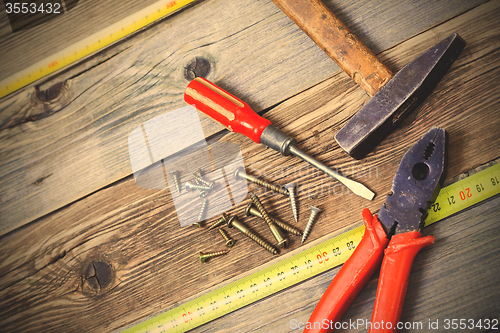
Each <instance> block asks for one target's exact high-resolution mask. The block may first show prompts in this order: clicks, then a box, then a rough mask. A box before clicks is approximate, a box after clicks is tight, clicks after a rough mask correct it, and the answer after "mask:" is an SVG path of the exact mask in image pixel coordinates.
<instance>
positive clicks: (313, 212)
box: [302, 206, 321, 243]
mask: <svg viewBox="0 0 500 333" xmlns="http://www.w3.org/2000/svg"><path fill="white" fill-rule="evenodd" d="M319 212H321V209H319V208H316V207H314V206H311V215H310V216H309V220H308V221H307V225H306V228H305V229H304V235H303V236H302V243H304V242H305V240H306V238H307V236H309V233H310V232H311V229H312V226H313V224H314V220H315V219H316V215H318V213H319Z"/></svg>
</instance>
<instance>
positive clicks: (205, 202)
mask: <svg viewBox="0 0 500 333" xmlns="http://www.w3.org/2000/svg"><path fill="white" fill-rule="evenodd" d="M206 210H207V199H203V203H202V204H201V208H200V213H199V214H198V223H195V224H196V225H197V226H198V227H200V226H201V224H200V223H199V222H201V221H203V215H205V211H206Z"/></svg>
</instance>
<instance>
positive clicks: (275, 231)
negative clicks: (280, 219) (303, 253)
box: [250, 193, 288, 249]
mask: <svg viewBox="0 0 500 333" xmlns="http://www.w3.org/2000/svg"><path fill="white" fill-rule="evenodd" d="M250 199H252V201H253V203H254V204H255V206H256V207H257V209H258V210H259V212H260V213H261V214H262V217H263V218H264V221H266V223H267V225H268V226H269V229H270V230H271V232H272V234H273V236H274V238H276V241H277V242H278V244H276V246H278V247H279V248H280V249H281V248H284V247H287V245H288V238H286V237H283V235H282V234H281V231H280V229H279V228H278V227H277V226H276V224H274V222H273V221H272V220H271V217H270V216H269V214H267V212H266V210H265V209H264V206H262V203H261V202H260V200H259V198H258V197H257V196H256V195H255V194H253V193H250Z"/></svg>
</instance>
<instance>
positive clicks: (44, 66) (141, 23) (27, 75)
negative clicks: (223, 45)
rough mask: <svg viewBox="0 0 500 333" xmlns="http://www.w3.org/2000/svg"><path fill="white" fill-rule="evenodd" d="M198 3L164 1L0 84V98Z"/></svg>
mask: <svg viewBox="0 0 500 333" xmlns="http://www.w3.org/2000/svg"><path fill="white" fill-rule="evenodd" d="M194 1H195V0H169V1H166V0H161V1H158V2H156V3H154V4H152V5H150V6H147V7H146V8H144V9H142V10H140V11H138V12H136V13H135V14H133V15H130V16H128V17H126V18H124V19H122V20H120V21H118V22H116V23H114V24H112V25H110V26H108V27H107V28H105V29H103V30H101V31H99V32H97V33H94V34H92V35H90V36H88V37H86V38H84V39H83V40H81V41H79V42H76V43H74V44H72V45H70V46H68V47H66V48H65V49H63V50H61V51H59V52H57V53H55V54H53V55H51V56H50V57H48V58H46V59H43V60H41V61H39V62H37V63H35V64H34V65H32V66H29V67H28V68H25V69H24V70H22V71H20V72H18V73H16V74H14V75H12V76H10V77H8V78H6V79H4V80H2V81H1V82H0V98H2V97H4V96H7V95H8V94H10V93H12V92H14V91H16V90H19V89H21V88H23V87H25V86H27V85H29V84H30V83H32V82H35V81H36V80H38V79H40V78H42V77H44V76H47V75H49V74H51V73H53V72H55V71H57V70H59V69H61V68H63V67H65V66H67V65H70V64H72V63H74V62H76V61H78V60H80V59H82V58H84V57H86V56H88V55H90V54H92V53H94V52H97V51H99V50H101V49H102V48H104V47H106V46H108V45H110V44H112V43H114V42H116V41H117V40H119V39H121V38H123V37H125V36H127V35H129V34H131V33H133V32H135V31H137V30H139V29H141V28H143V27H145V26H147V25H148V24H150V23H152V22H154V21H156V20H158V19H160V18H162V17H165V16H167V15H169V14H171V13H173V12H175V11H177V10H178V9H180V8H182V7H184V6H186V5H188V4H189V3H191V2H194Z"/></svg>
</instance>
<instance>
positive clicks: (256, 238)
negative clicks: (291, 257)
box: [228, 217, 278, 254]
mask: <svg viewBox="0 0 500 333" xmlns="http://www.w3.org/2000/svg"><path fill="white" fill-rule="evenodd" d="M228 226H229V227H231V226H234V227H235V228H236V229H238V230H239V231H241V233H243V234H244V235H245V236H247V237H248V238H250V239H251V240H253V241H254V242H255V243H257V244H259V245H260V246H262V247H263V248H264V249H266V250H267V251H269V252H271V253H272V254H278V250H277V249H276V248H275V247H274V246H272V245H271V244H269V243H268V242H266V241H265V240H263V239H262V238H260V237H259V236H258V235H257V234H255V233H253V232H252V231H250V229H248V228H247V227H245V225H243V224H242V223H241V222H239V221H238V220H237V219H236V217H232V221H230V225H228Z"/></svg>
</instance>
